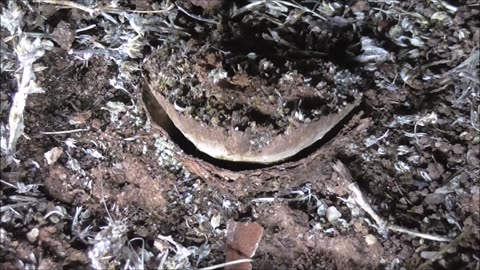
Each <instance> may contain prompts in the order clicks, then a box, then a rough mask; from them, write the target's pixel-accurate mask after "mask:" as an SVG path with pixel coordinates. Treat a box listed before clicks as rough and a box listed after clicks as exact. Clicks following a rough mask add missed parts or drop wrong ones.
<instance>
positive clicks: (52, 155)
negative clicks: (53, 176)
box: [45, 147, 63, 165]
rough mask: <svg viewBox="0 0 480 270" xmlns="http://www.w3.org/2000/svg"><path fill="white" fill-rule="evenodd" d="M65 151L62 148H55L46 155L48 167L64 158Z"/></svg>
mask: <svg viewBox="0 0 480 270" xmlns="http://www.w3.org/2000/svg"><path fill="white" fill-rule="evenodd" d="M62 154H63V149H62V148H61V147H54V148H52V149H50V151H48V152H46V153H45V159H46V160H47V164H48V165H52V164H54V163H55V162H57V160H58V159H59V158H60V157H61V156H62Z"/></svg>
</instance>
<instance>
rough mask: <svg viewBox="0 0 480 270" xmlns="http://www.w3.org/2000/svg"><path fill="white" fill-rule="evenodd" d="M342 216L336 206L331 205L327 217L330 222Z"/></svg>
mask: <svg viewBox="0 0 480 270" xmlns="http://www.w3.org/2000/svg"><path fill="white" fill-rule="evenodd" d="M341 216H342V213H340V212H339V211H338V210H337V208H336V207H335V206H330V207H328V209H327V219H328V222H330V223H331V222H335V221H337V220H338V219H339V218H340V217H341Z"/></svg>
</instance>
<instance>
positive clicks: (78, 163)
mask: <svg viewBox="0 0 480 270" xmlns="http://www.w3.org/2000/svg"><path fill="white" fill-rule="evenodd" d="M100 2H101V3H103V2H105V3H106V2H108V1H99V3H100ZM141 2H142V3H143V4H140V1H139V4H138V6H137V7H135V6H131V5H130V6H129V8H138V9H146V8H148V7H150V6H151V1H141ZM160 2H161V1H160ZM189 2H191V3H192V4H193V5H192V4H190V3H187V4H185V5H186V7H188V8H189V10H190V11H191V12H194V13H196V14H200V15H203V16H205V17H209V16H212V14H215V13H216V11H212V10H215V9H217V8H218V6H220V5H221V4H222V1H212V4H211V5H210V4H206V3H205V1H200V0H195V1H193V0H191V1H189ZM240 2H241V1H239V3H240ZM346 2H349V10H351V11H349V12H350V13H348V12H347V11H344V14H347V15H348V14H350V16H352V17H353V15H352V14H357V13H362V12H363V13H364V14H366V15H365V16H367V18H368V19H365V20H366V21H367V22H365V23H364V24H362V25H361V26H362V27H363V28H362V31H363V32H362V33H361V34H362V35H367V34H368V35H369V36H370V37H371V38H375V39H378V40H379V41H381V40H383V41H384V42H383V46H384V47H385V48H389V49H390V50H391V53H392V54H395V57H396V58H395V61H390V60H385V61H384V62H382V63H379V64H378V66H376V71H370V70H371V68H370V69H369V68H367V67H366V66H368V65H369V64H371V63H366V62H362V61H360V60H359V61H355V60H354V59H358V58H355V57H353V56H349V58H350V59H348V60H345V61H346V62H342V61H340V60H339V59H332V57H328V60H329V61H330V60H331V61H337V63H338V64H339V65H342V66H344V67H345V68H348V69H349V70H351V72H352V73H354V74H359V75H361V76H362V78H363V79H364V80H365V82H364V83H365V89H362V90H361V91H362V92H363V95H364V100H363V102H362V104H361V105H360V107H359V108H358V109H357V110H356V111H355V112H354V113H353V114H352V115H351V116H350V117H349V118H348V119H347V120H346V121H344V122H342V123H341V125H340V126H339V127H338V128H336V129H335V130H334V131H333V132H332V133H331V134H330V135H329V136H327V137H328V138H327V139H325V140H322V141H321V142H320V143H318V144H315V145H314V146H313V147H311V148H309V149H307V150H306V151H304V152H302V153H301V154H300V155H299V156H297V157H295V158H294V159H292V160H289V161H288V162H286V163H283V164H277V165H275V166H270V167H258V166H254V165H251V164H232V163H225V162H220V161H214V160H211V159H208V158H203V156H202V155H201V154H199V153H196V151H195V150H194V149H191V148H189V147H186V148H184V149H182V147H183V145H184V143H182V142H181V141H178V140H177V139H176V138H171V139H170V138H169V137H168V136H167V135H165V134H164V132H163V131H162V130H159V129H157V128H156V127H154V125H152V123H150V120H149V118H148V117H147V112H146V111H145V108H144V107H143V102H142V97H141V94H142V90H141V89H142V88H141V87H140V81H141V79H140V74H139V72H138V70H136V71H135V70H134V71H132V72H131V74H132V75H131V77H130V78H129V83H128V84H125V85H124V86H123V87H114V86H113V85H112V82H111V79H112V78H119V77H118V75H119V63H116V62H115V61H112V60H109V59H108V58H105V57H102V56H98V55H94V56H92V57H91V58H90V59H88V61H82V60H79V59H78V58H75V57H74V56H73V55H71V54H69V53H67V51H66V49H65V48H70V46H73V47H75V46H78V44H76V43H75V42H73V45H72V41H71V37H70V36H69V34H68V33H65V32H62V31H61V30H57V34H56V35H55V36H56V37H57V40H56V45H55V47H54V48H53V49H52V50H51V51H49V52H46V53H45V55H44V56H43V57H42V58H40V59H39V60H38V61H37V62H36V63H41V64H43V66H45V67H46V68H45V69H43V70H40V71H37V72H36V82H37V83H38V85H40V86H41V87H42V88H43V89H44V90H45V93H40V94H32V95H29V97H28V99H27V103H26V107H25V111H24V117H25V119H24V122H25V123H24V124H25V135H26V136H22V137H20V138H19V140H18V143H17V147H16V153H15V158H16V159H17V160H18V161H19V162H18V163H16V162H13V163H11V164H7V163H6V159H5V158H4V156H5V155H4V154H3V153H2V166H1V169H2V170H1V180H2V185H1V189H0V199H1V205H2V208H1V220H0V269H62V268H65V269H90V268H92V267H97V268H98V267H117V268H123V267H124V266H125V265H126V264H130V266H131V265H135V266H137V267H138V265H140V264H139V261H142V263H143V264H144V266H145V267H146V268H148V269H150V268H151V269H156V268H157V267H158V265H159V264H160V263H161V261H162V256H164V254H165V251H166V250H167V248H168V244H167V241H165V240H159V238H158V236H159V235H161V236H171V237H172V239H173V240H174V241H175V242H177V243H179V244H181V245H182V246H183V247H186V248H188V250H189V251H191V253H192V255H191V256H190V257H188V259H187V261H188V265H190V267H199V268H200V267H205V266H210V265H214V264H219V263H222V262H224V260H225V231H226V224H227V220H228V219H235V220H237V221H256V222H258V223H259V224H260V225H261V226H263V227H264V229H265V231H264V235H263V238H262V240H261V242H260V244H259V247H258V249H257V251H256V254H255V256H254V258H253V259H254V262H253V268H254V269H272V268H275V269H416V268H417V267H419V266H420V265H422V264H423V263H425V262H427V263H428V265H427V266H426V268H427V269H480V256H479V252H480V232H479V225H480V212H479V205H480V189H479V176H478V175H479V173H480V171H479V167H480V158H479V156H480V149H479V144H480V136H479V132H478V123H476V121H478V113H479V108H478V107H477V105H476V104H478V96H474V95H473V94H471V96H469V98H468V102H464V103H459V102H458V100H459V98H461V97H462V93H464V92H462V91H463V90H464V89H462V86H465V84H464V83H463V82H460V81H459V79H458V78H456V77H453V75H452V76H450V77H448V76H447V77H442V76H441V74H443V73H447V72H448V71H449V70H452V69H453V68H455V67H457V66H459V65H460V64H461V63H462V62H463V61H465V60H466V59H467V58H468V57H469V56H471V55H474V54H475V48H478V47H479V45H480V44H479V43H478V37H479V29H478V26H479V25H478V8H479V6H478V3H476V4H475V3H473V2H472V3H473V4H472V3H471V2H469V1H455V3H452V4H455V5H456V6H458V7H459V8H458V10H457V11H456V13H455V14H453V15H452V14H450V15H449V16H450V17H452V19H451V21H450V22H449V23H450V24H449V25H443V23H444V21H443V20H447V19H442V20H440V19H436V20H437V21H438V22H436V23H435V27H433V26H432V31H431V33H433V34H432V36H431V37H430V39H425V41H424V42H425V43H428V44H426V45H425V46H426V47H419V48H420V50H417V51H415V52H411V51H407V50H406V49H405V50H404V49H402V46H398V45H397V44H395V43H393V42H392V41H391V40H390V39H389V38H391V35H392V34H391V32H393V30H391V31H390V32H389V30H388V29H391V28H393V27H394V26H395V25H400V23H399V20H400V19H399V17H395V16H392V17H389V18H388V19H384V20H382V19H379V18H378V17H374V18H373V19H369V18H370V17H368V14H369V12H372V14H373V13H374V10H376V11H375V12H377V11H378V9H379V8H381V7H379V6H377V5H376V4H375V3H373V2H374V1H372V3H371V6H370V4H369V2H367V1H346ZM350 2H351V3H350ZM379 2H382V1H379ZM432 2H435V1H432ZM452 2H453V1H452ZM218 3H220V4H218ZM241 4H243V5H244V4H246V3H243V2H242V3H241ZM2 5H3V4H2ZM239 5H240V4H239ZM240 6H241V5H240ZM419 6H422V8H424V9H422V10H421V8H420V7H419ZM35 7H36V8H38V6H35ZM202 8H203V9H205V10H202ZM397 8H398V9H399V10H404V11H405V10H407V9H408V10H409V11H410V12H422V14H423V16H425V18H431V17H432V14H433V13H434V12H435V11H436V9H434V8H433V7H428V6H427V4H426V2H425V3H423V4H421V5H417V6H415V5H407V4H405V6H401V7H397ZM42 12H44V13H45V14H50V13H51V14H53V15H51V16H52V17H50V19H49V20H48V21H47V22H46V24H48V25H50V26H51V28H52V29H53V28H55V27H57V25H59V24H60V23H59V21H62V20H66V21H67V22H68V23H70V24H71V25H75V24H76V23H78V22H79V21H82V20H83V19H81V16H80V15H79V14H82V12H81V11H79V10H70V9H67V10H62V11H56V13H55V12H53V11H50V13H48V12H49V11H48V9H47V8H44V9H42ZM335 14H336V15H338V16H340V15H342V13H335ZM335 14H333V15H332V16H334V15H335ZM375 14H377V13H375ZM440 15H441V14H439V15H437V17H438V16H440ZM475 15H476V17H477V18H476V19H475ZM56 16H57V17H56ZM269 16H270V15H269ZM271 16H273V15H271ZM338 16H337V17H338ZM372 16H373V15H372ZM400 17H401V16H400ZM450 17H449V18H450ZM98 18H100V17H98ZM434 18H436V17H434ZM357 19H358V18H357ZM91 20H95V18H93V19H91ZM102 20H103V19H102ZM177 20H178V21H179V23H180V24H181V23H183V26H184V27H186V28H187V29H188V27H191V28H192V29H193V27H194V26H196V25H197V24H200V25H202V26H203V27H205V28H207V29H209V28H212V27H213V28H215V26H213V25H208V27H207V26H206V25H204V24H202V23H201V22H198V21H195V20H193V19H191V18H190V17H187V16H183V17H180V19H178V18H177ZM271 20H272V21H274V20H275V18H272V19H271ZM337 20H340V19H339V18H337ZM432 20H433V19H432ZM90 23H91V21H90ZM343 23H344V22H343V21H341V23H340V22H339V24H340V25H343ZM397 23H398V24H397ZM404 24H407V22H404ZM261 26H262V25H260V26H259V25H257V28H261ZM81 27H85V24H84V25H81ZM296 27H298V25H296ZM318 27H320V28H322V27H323V26H322V25H320V26H318ZM336 27H340V26H338V25H334V26H331V28H332V29H334V30H331V29H330V28H329V29H330V30H329V31H331V32H328V31H327V32H325V31H326V30H325V29H320V30H318V31H316V32H314V33H316V34H318V36H315V37H314V36H306V37H304V40H305V44H296V46H301V47H302V49H304V50H316V51H320V52H322V53H326V54H327V55H328V54H332V53H335V52H338V48H335V46H334V45H335V44H336V45H337V46H339V45H338V44H340V43H341V42H350V44H348V45H345V46H344V47H342V49H344V48H345V49H346V48H347V47H349V46H350V45H351V46H352V47H353V48H354V49H352V53H355V54H356V56H359V55H361V54H362V51H361V49H360V48H359V47H358V46H359V44H360V43H361V38H360V33H356V32H355V31H353V30H351V29H350V30H342V31H340V32H341V33H343V34H344V36H343V37H342V38H339V36H342V35H340V34H339V32H338V31H336V30H335V29H337V28H336ZM412 27H414V26H412ZM442 27H443V28H442ZM63 28H68V25H67V26H66V25H65V23H61V24H60V25H59V26H58V28H57V29H63ZM74 28H80V26H78V27H74ZM340 28H342V27H340ZM445 29H449V31H450V30H451V31H454V32H455V31H457V30H458V29H467V30H466V31H467V32H465V33H463V35H466V36H467V37H466V38H464V39H463V40H459V39H458V33H457V32H458V31H460V30H458V31H457V32H455V33H457V36H455V34H452V35H449V34H445V33H442V32H441V31H447V30H445ZM231 30H232V29H230V30H229V31H231ZM397 30H398V29H397ZM66 31H68V30H66ZM222 31H223V32H222ZM222 31H219V33H217V34H216V35H217V37H216V38H225V37H226V36H228V35H237V34H239V33H243V32H242V31H240V30H239V32H238V33H235V32H225V31H226V30H225V29H223V30H222ZM243 31H245V29H243ZM322 31H323V32H322ZM359 31H360V30H359ZM436 31H437V32H436ZM192 32H194V31H193V30H192ZM266 32H268V31H266ZM306 32H308V31H306ZM326 33H327V34H326ZM328 33H333V34H328ZM89 34H91V35H94V34H95V31H94V30H92V31H91V32H89ZM197 34H198V33H197ZM8 35H9V33H7V31H6V30H5V29H3V30H2V34H1V36H2V38H4V37H6V36H8ZM198 35H199V36H200V37H202V35H201V34H198ZM302 35H303V34H302ZM324 35H326V36H324ZM258 37H261V35H259V36H257V38H258ZM285 38H287V37H285ZM291 38H292V40H295V38H296V37H295V36H294V35H293V34H292V37H291ZM449 38H450V39H449ZM58 39H61V40H60V41H59V40H58ZM210 39H212V38H210ZM324 39H326V40H328V39H329V40H330V41H331V42H332V43H320V41H322V40H324ZM435 39H438V40H439V41H438V40H437V41H435ZM232 40H236V38H232ZM211 41H212V40H210V42H211ZM340 41H341V42H340ZM156 42H158V40H157V41H156ZM290 42H291V41H290ZM412 43H413V42H412ZM436 43H438V46H437V44H436ZM332 44H333V45H332ZM2 46H3V45H2ZM198 46H202V45H198ZM230 46H234V45H231V44H230ZM406 46H407V48H408V49H410V47H408V46H411V44H410V43H409V44H408V45H406ZM429 46H430V47H429ZM287 47H288V46H287ZM232 48H234V47H232ZM426 48H429V49H426ZM452 48H454V49H452ZM452 50H455V51H456V50H458V54H453V53H452ZM407 52H408V53H407ZM144 53H148V50H146V51H145V52H144ZM409 53H410V54H411V55H415V54H418V55H417V56H415V57H411V58H409V57H408V54H409ZM477 53H478V51H477ZM259 54H261V52H259ZM427 54H428V55H427ZM430 54H431V55H430ZM315 57H318V59H322V57H324V56H322V55H320V56H315ZM345 57H347V56H345ZM476 57H477V58H478V54H477V56H476ZM338 58H340V59H343V58H342V57H341V56H338ZM445 59H446V60H448V61H444V62H441V61H442V60H445ZM326 61H327V60H326ZM389 61H390V62H389ZM434 61H437V62H435V63H433V62H434ZM477 61H478V60H477ZM432 63H433V64H432ZM477 63H478V62H477ZM427 64H431V66H429V67H428V68H427V67H426V66H427ZM432 66H433V67H434V68H432ZM405 67H409V72H411V73H408V72H407V73H405V72H404V68H405ZM311 68H312V67H309V71H308V72H313V71H312V70H311ZM319 68H323V66H319ZM322 72H323V71H319V74H322ZM395 72H398V73H399V74H397V75H398V76H399V77H402V79H398V80H396V81H395V79H394V78H396V74H394V73H395ZM400 73H401V74H400ZM251 75H252V74H250V75H249V76H251ZM390 75H391V77H388V76H390ZM1 76H2V84H1V96H0V99H1V101H2V106H1V121H2V133H4V132H6V130H4V129H3V127H4V126H6V125H7V123H8V110H9V108H10V105H11V104H12V99H13V95H14V93H15V92H16V91H17V82H16V81H15V78H14V77H13V76H12V73H11V72H7V71H4V70H2V74H1ZM382 76H387V77H388V78H389V80H391V84H390V85H387V84H382V82H379V81H382V80H383V79H384V78H385V77H382ZM426 78H427V79H426ZM428 78H435V79H436V80H433V79H432V80H428ZM240 79H241V78H240V77H238V80H239V81H238V83H241V80H240ZM437 79H438V80H437ZM473 81H474V82H475V78H473ZM476 83H477V85H475V84H473V85H472V84H470V87H471V88H469V89H477V92H476V94H477V95H478V77H477V78H476ZM382 85H383V86H384V87H383V88H382V87H381V86H382ZM217 91H218V89H217ZM471 91H474V90H471ZM468 95H470V94H468ZM250 98H255V95H251V96H250ZM475 99H477V100H475ZM464 100H465V99H464ZM263 101H265V100H262V102H263ZM260 103H261V102H259V104H260ZM472 104H473V105H475V106H473V108H472V106H471V105H472ZM197 113H199V112H197ZM276 117H277V120H278V121H283V120H281V118H280V117H279V116H278V115H277V116H276ZM475 117H477V118H475ZM218 120H221V119H218ZM247 126H248V121H247V123H245V124H244V127H245V128H247ZM75 129H79V131H75V132H70V133H65V134H45V132H51V131H65V130H75ZM2 136H4V135H2ZM52 149H55V150H53V152H57V153H58V155H57V156H56V158H53V161H52V158H48V159H49V161H51V162H48V161H47V158H46V157H45V153H47V152H49V151H52ZM50 153H52V152H50ZM336 160H341V161H342V162H343V163H344V164H345V165H346V166H347V167H348V168H349V170H350V172H351V174H352V176H353V178H354V180H355V181H356V182H357V183H358V184H359V186H360V188H361V190H362V192H363V193H364V195H365V196H366V197H367V198H368V200H369V202H370V203H371V205H372V206H373V208H374V209H375V210H376V211H377V213H378V214H379V215H380V216H382V217H383V218H385V219H386V220H387V221H388V222H390V223H392V224H396V225H400V226H403V227H406V228H409V229H412V230H416V231H419V232H423V233H427V234H432V235H441V236H445V237H448V238H451V239H455V240H454V242H453V243H452V244H450V246H447V245H449V243H448V242H437V241H431V240H426V239H421V238H416V237H412V236H410V235H407V234H402V233H393V232H388V233H384V234H382V233H380V232H379V230H377V229H376V228H375V227H374V226H372V225H373V220H371V219H370V217H369V216H368V215H367V214H366V213H364V212H362V211H360V210H358V208H356V207H354V206H353V204H352V203H351V202H346V200H347V199H348V194H347V192H346V187H345V183H343V182H342V181H339V180H338V175H337V174H336V173H335V172H334V170H333V169H332V162H335V161H336ZM49 163H51V164H49ZM302 196H303V197H302ZM272 197H276V198H277V199H276V200H273V202H272V201H271V202H262V201H259V200H258V199H259V198H272ZM299 197H302V198H299ZM255 199H257V200H256V201H252V200H255ZM287 199H290V200H287ZM330 206H334V207H335V208H336V209H337V210H338V211H339V212H340V213H341V217H340V218H339V219H337V220H335V221H329V220H328V219H327V216H326V215H325V210H326V209H327V208H328V207H330ZM52 211H53V212H52ZM459 235H460V237H458V236H459ZM139 238H141V239H143V240H144V242H143V245H142V242H141V241H140V240H138V239H139ZM107 240H108V241H110V242H108V241H107ZM130 240H132V241H131V242H129V241H130ZM102 241H104V242H102ZM105 242H108V243H107V244H105V245H104V246H108V247H109V248H108V249H107V250H106V251H105V250H102V249H100V248H99V247H100V246H101V243H105ZM445 247H448V248H445ZM142 251H143V254H144V256H143V259H142V260H139V256H140V255H139V254H141V253H142ZM180 251H181V250H180V249H177V255H178V254H181V252H180ZM439 251H441V252H442V254H441V255H442V256H440V257H438V258H436V257H435V255H436V252H439ZM173 254H174V252H172V251H170V253H169V255H167V257H166V258H167V259H166V261H167V264H169V265H170V266H171V265H172V264H173V263H177V264H178V263H179V262H180V261H181V259H180V258H179V257H175V258H173ZM204 255H205V256H204ZM103 256H105V257H106V259H104V260H100V259H99V258H101V257H103ZM108 256H110V257H108ZM99 260H100V261H99ZM429 260H430V261H429ZM134 268H135V267H134Z"/></svg>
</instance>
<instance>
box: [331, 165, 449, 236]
mask: <svg viewBox="0 0 480 270" xmlns="http://www.w3.org/2000/svg"><path fill="white" fill-rule="evenodd" d="M333 169H334V170H335V171H336V172H337V173H338V175H339V177H341V178H342V179H341V180H342V182H344V183H345V184H346V183H349V184H348V190H349V191H350V193H351V194H352V195H353V199H354V201H355V202H356V203H357V204H358V206H360V207H361V208H362V209H363V210H364V211H365V212H367V213H368V214H369V215H370V216H371V217H372V218H373V220H375V223H377V225H378V226H379V229H380V230H385V229H387V230H391V231H394V232H400V233H406V234H409V235H411V236H414V237H420V238H425V239H429V240H433V241H440V242H449V241H452V239H450V238H447V237H443V236H437V235H431V234H426V233H419V232H416V231H414V230H410V229H407V228H404V227H400V226H398V225H395V224H388V222H387V221H386V220H385V219H383V218H382V217H381V216H380V215H378V214H377V213H376V212H375V210H373V208H372V207H371V206H370V204H369V203H368V202H367V200H366V199H365V197H364V196H363V193H362V191H360V188H359V187H358V185H357V183H355V182H353V177H352V175H351V174H350V172H349V171H348V169H347V168H346V167H345V165H344V164H343V163H342V162H341V161H337V162H336V163H335V164H334V165H333Z"/></svg>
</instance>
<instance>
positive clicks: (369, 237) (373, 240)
mask: <svg viewBox="0 0 480 270" xmlns="http://www.w3.org/2000/svg"><path fill="white" fill-rule="evenodd" d="M365 242H367V245H369V246H371V245H375V244H376V243H378V240H377V237H375V235H373V234H367V235H366V236H365Z"/></svg>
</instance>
